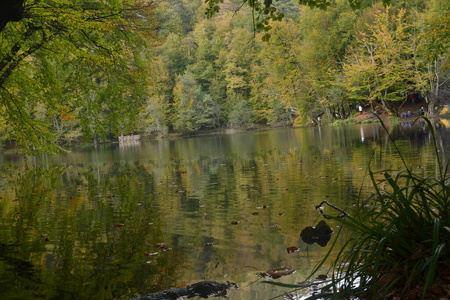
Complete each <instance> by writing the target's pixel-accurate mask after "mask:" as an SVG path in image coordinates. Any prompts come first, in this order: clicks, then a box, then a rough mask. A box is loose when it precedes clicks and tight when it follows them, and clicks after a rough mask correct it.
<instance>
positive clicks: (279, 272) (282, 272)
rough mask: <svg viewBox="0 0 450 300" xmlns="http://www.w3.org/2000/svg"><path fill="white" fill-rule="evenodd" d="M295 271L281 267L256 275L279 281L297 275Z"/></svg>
mask: <svg viewBox="0 0 450 300" xmlns="http://www.w3.org/2000/svg"><path fill="white" fill-rule="evenodd" d="M295 271H296V270H295V269H294V268H293V267H289V266H285V267H279V268H273V269H270V270H267V271H266V272H262V273H257V274H256V275H258V276H261V277H269V278H272V279H277V278H280V277H283V276H287V275H291V274H293V273H295Z"/></svg>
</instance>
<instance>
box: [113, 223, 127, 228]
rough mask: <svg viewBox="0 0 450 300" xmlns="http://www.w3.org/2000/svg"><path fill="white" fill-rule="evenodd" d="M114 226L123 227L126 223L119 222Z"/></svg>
mask: <svg viewBox="0 0 450 300" xmlns="http://www.w3.org/2000/svg"><path fill="white" fill-rule="evenodd" d="M113 226H114V227H123V226H125V224H122V223H117V224H114V225H113Z"/></svg>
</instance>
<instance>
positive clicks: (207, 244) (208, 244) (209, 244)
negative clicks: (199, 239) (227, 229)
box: [205, 243, 214, 246]
mask: <svg viewBox="0 0 450 300" xmlns="http://www.w3.org/2000/svg"><path fill="white" fill-rule="evenodd" d="M212 245H214V243H206V244H205V246H212Z"/></svg>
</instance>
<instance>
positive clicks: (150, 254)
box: [144, 252, 159, 256]
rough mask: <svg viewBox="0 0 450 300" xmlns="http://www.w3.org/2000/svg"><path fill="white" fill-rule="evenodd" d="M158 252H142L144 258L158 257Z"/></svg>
mask: <svg viewBox="0 0 450 300" xmlns="http://www.w3.org/2000/svg"><path fill="white" fill-rule="evenodd" d="M158 254H159V252H144V255H145V256H153V255H158Z"/></svg>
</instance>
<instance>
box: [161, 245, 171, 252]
mask: <svg viewBox="0 0 450 300" xmlns="http://www.w3.org/2000/svg"><path fill="white" fill-rule="evenodd" d="M159 250H161V251H169V250H172V248H169V247H167V246H162V247H159Z"/></svg>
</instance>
